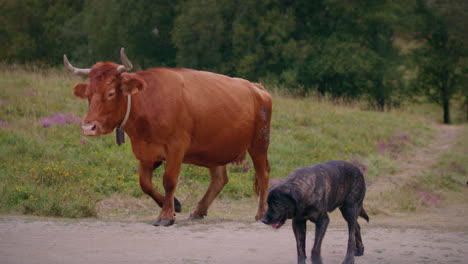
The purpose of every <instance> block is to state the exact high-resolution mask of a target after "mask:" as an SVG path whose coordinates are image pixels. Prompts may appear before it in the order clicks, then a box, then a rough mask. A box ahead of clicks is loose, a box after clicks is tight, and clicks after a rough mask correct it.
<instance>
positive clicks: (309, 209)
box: [262, 160, 369, 264]
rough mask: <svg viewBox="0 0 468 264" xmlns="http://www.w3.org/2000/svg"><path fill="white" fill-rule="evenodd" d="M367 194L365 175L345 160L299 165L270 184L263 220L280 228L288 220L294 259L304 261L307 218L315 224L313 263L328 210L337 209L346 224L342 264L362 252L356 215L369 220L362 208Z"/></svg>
mask: <svg viewBox="0 0 468 264" xmlns="http://www.w3.org/2000/svg"><path fill="white" fill-rule="evenodd" d="M365 194H366V185H365V183H364V176H363V175H362V173H361V172H360V171H359V169H358V168H357V167H356V166H354V165H353V164H351V163H349V162H346V161H339V160H335V161H329V162H326V163H322V164H317V165H315V166H312V167H300V168H297V169H296V170H294V171H293V172H291V173H290V174H289V175H288V176H287V177H286V178H285V179H284V180H282V181H281V182H279V183H278V184H276V185H274V186H273V187H271V189H270V191H269V193H268V200H267V202H268V211H267V212H266V214H265V215H264V217H263V218H262V222H263V223H265V224H267V225H272V227H273V228H275V229H278V228H280V227H281V226H282V225H283V224H284V223H285V222H286V220H287V219H292V227H293V231H294V236H295V237H296V245H297V262H298V263H305V260H306V254H305V241H306V221H307V220H310V221H312V222H314V223H315V241H314V247H313V248H312V253H311V255H312V263H314V264H317V263H322V258H321V256H320V248H321V245H322V240H323V237H324V235H325V231H326V229H327V226H328V222H329V218H328V214H327V212H331V211H333V210H335V209H336V208H340V211H341V214H342V215H343V217H344V219H345V220H346V222H347V223H348V230H349V239H348V250H347V253H346V258H345V260H344V262H343V264H350V263H354V256H362V255H363V254H364V245H363V243H362V239H361V228H360V226H359V224H358V222H357V218H358V216H361V217H362V218H364V219H366V220H367V222H369V216H367V213H366V211H364V208H363V207H362V202H363V200H364V196H365Z"/></svg>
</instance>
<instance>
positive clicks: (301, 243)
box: [292, 219, 307, 264]
mask: <svg viewBox="0 0 468 264" xmlns="http://www.w3.org/2000/svg"><path fill="white" fill-rule="evenodd" d="M292 226H293V231H294V236H295V237H296V247H297V263H298V264H305V262H306V254H305V242H306V229H307V224H306V220H297V219H293V221H292Z"/></svg>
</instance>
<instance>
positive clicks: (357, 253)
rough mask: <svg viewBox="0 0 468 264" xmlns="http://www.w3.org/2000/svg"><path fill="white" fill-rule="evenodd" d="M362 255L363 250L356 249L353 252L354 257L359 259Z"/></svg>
mask: <svg viewBox="0 0 468 264" xmlns="http://www.w3.org/2000/svg"><path fill="white" fill-rule="evenodd" d="M362 255H364V248H356V251H354V256H356V257H359V256H362Z"/></svg>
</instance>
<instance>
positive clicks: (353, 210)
mask: <svg viewBox="0 0 468 264" xmlns="http://www.w3.org/2000/svg"><path fill="white" fill-rule="evenodd" d="M357 209H358V208H357V206H356V205H355V204H352V203H348V204H347V203H345V205H344V206H343V207H341V208H340V211H341V214H342V215H343V217H344V219H345V220H346V222H347V223H348V233H349V237H348V249H347V251H346V257H345V259H344V261H343V264H354V253H355V250H356V224H357V216H358V214H357Z"/></svg>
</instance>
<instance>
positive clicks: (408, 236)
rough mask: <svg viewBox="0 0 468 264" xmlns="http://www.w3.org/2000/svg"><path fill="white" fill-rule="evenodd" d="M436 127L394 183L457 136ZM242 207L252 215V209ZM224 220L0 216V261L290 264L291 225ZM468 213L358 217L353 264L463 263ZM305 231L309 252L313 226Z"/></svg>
mask: <svg viewBox="0 0 468 264" xmlns="http://www.w3.org/2000/svg"><path fill="white" fill-rule="evenodd" d="M436 129H437V130H438V133H437V136H436V138H435V139H434V140H433V143H431V144H430V145H428V146H426V147H422V148H420V149H417V150H416V152H415V155H414V158H412V159H411V160H408V161H406V162H403V163H402V167H401V168H402V169H401V172H400V173H398V174H397V175H393V177H392V178H397V179H400V180H405V179H408V178H411V177H413V176H416V175H417V174H418V173H421V172H422V171H423V170H425V169H426V170H427V169H428V168H430V166H431V165H432V164H433V163H434V162H435V160H436V159H437V157H438V155H440V154H441V153H443V152H444V151H446V150H448V149H450V146H451V144H453V142H454V139H455V138H456V136H457V133H459V131H460V130H459V129H458V128H457V127H450V126H440V125H436ZM382 185H384V184H383V183H382ZM375 186H378V185H377V184H376V185H375ZM372 188H376V187H372ZM217 206H219V205H217V204H216V203H215V204H214V207H215V208H212V209H213V210H217V209H219V208H216V207H217ZM237 207H239V208H241V209H242V207H240V206H239V205H238V206H236V208H237ZM247 209H249V210H250V209H251V210H252V212H254V208H250V207H249V208H247ZM220 211H221V212H222V210H220ZM243 214H245V212H244V213H243ZM243 214H239V213H236V215H243ZM226 215H227V214H226ZM226 215H224V216H225V218H221V217H219V215H216V214H213V215H211V216H210V217H208V218H207V219H205V220H203V221H200V222H189V221H186V220H180V219H185V218H186V216H185V215H178V219H179V220H178V221H177V222H176V224H175V225H174V226H171V227H168V228H162V227H159V228H156V227H153V226H152V225H150V221H151V219H150V218H147V217H146V216H145V217H140V218H136V219H135V218H133V219H127V220H126V221H125V222H116V221H105V222H103V221H75V220H50V219H43V218H34V217H26V216H20V217H14V216H3V217H2V216H0V263H1V264H10V263H11V264H18V263H28V264H29V263H33V264H34V263H41V264H42V263H113V264H115V263H174V264H179V263H183V264H189V263H195V264H198V263H254V264H256V263H259V264H261V263H268V264H274V263H295V259H296V251H295V240H294V236H293V234H292V230H291V226H290V221H289V222H288V223H287V224H286V225H285V226H284V227H283V228H281V229H280V230H272V229H271V228H270V227H268V226H265V225H263V224H261V223H255V222H249V220H241V221H238V218H230V216H229V215H228V216H227V217H226ZM252 215H253V213H252ZM467 216H468V208H467V206H466V204H464V205H463V206H459V205H447V206H446V207H443V208H434V209H433V210H431V211H428V212H424V213H422V214H421V213H419V214H406V215H402V214H399V215H396V214H392V215H390V216H385V215H383V216H378V217H373V218H371V222H370V223H369V224H367V223H364V222H363V221H361V220H360V222H361V226H362V235H363V241H364V245H365V254H364V256H362V257H357V258H356V263H395V264H400V263H468V223H467V221H466V218H467ZM331 218H332V220H331V225H330V228H329V229H328V231H327V234H326V236H325V239H324V242H323V246H322V255H323V260H324V263H341V261H342V260H343V258H344V255H345V250H346V242H347V231H346V227H345V223H344V221H343V220H342V219H341V216H339V213H338V214H332V215H331ZM249 219H250V216H249ZM233 220H236V221H233ZM308 230H309V231H308V233H307V235H308V237H307V253H308V254H310V250H311V247H312V243H313V237H314V234H313V230H314V227H313V225H312V224H309V227H308Z"/></svg>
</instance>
